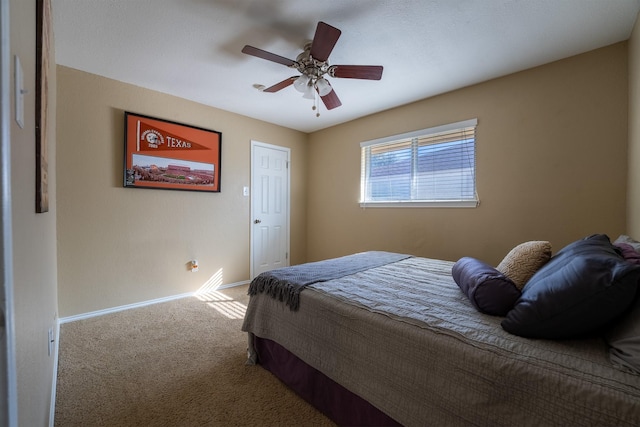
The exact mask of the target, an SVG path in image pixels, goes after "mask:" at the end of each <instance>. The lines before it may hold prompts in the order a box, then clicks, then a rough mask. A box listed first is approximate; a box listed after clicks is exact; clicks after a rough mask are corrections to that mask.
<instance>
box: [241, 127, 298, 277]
mask: <svg viewBox="0 0 640 427" xmlns="http://www.w3.org/2000/svg"><path fill="white" fill-rule="evenodd" d="M255 147H262V148H268V149H271V150H278V151H284V152H286V153H287V196H286V208H285V209H286V211H287V221H286V224H285V227H286V231H285V233H286V265H289V264H290V259H291V168H290V165H291V149H290V148H288V147H282V146H279V145H274V144H267V143H266V142H260V141H255V140H253V139H252V140H251V160H250V165H251V167H250V168H251V173H250V176H249V189H250V190H249V194H250V196H249V201H250V203H249V204H250V208H249V212H250V218H249V230H250V231H249V235H250V238H249V246H250V249H249V275H250V280H253V278H254V277H255V276H254V273H253V264H254V256H255V248H254V245H255V239H254V231H253V230H254V227H253V220H254V219H255V218H256V213H255V212H254V207H255V206H254V203H253V194H254V190H255V188H254V187H253V177H254V168H255V167H256V165H255V164H254V162H253V157H254V154H255Z"/></svg>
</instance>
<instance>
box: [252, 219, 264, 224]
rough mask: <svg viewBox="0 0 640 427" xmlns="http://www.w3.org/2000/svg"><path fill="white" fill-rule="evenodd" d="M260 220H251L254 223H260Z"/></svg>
mask: <svg viewBox="0 0 640 427" xmlns="http://www.w3.org/2000/svg"><path fill="white" fill-rule="evenodd" d="M261 222H262V220H259V219H256V220H254V221H253V223H254V224H260V223H261Z"/></svg>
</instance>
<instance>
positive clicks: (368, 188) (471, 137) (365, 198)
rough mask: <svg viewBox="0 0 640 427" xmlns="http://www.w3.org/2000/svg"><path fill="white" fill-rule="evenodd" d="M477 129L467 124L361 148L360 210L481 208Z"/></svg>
mask: <svg viewBox="0 0 640 427" xmlns="http://www.w3.org/2000/svg"><path fill="white" fill-rule="evenodd" d="M477 123H478V121H477V119H472V120H466V121H463V122H457V123H451V124H448V125H443V126H438V127H434V128H429V129H423V130H420V131H415V132H410V133H406V134H402V135H395V136H391V137H387V138H381V139H376V140H373V141H367V142H363V143H361V144H360V147H361V155H362V166H361V175H360V185H361V196H360V204H361V206H368V207H369V206H412V207H419V206H447V207H475V206H477V205H478V197H477V193H476V162H475V158H476V156H475V142H476V141H475V131H476V126H477Z"/></svg>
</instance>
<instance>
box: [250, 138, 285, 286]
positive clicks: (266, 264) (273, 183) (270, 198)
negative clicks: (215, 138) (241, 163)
mask: <svg viewBox="0 0 640 427" xmlns="http://www.w3.org/2000/svg"><path fill="white" fill-rule="evenodd" d="M289 156H290V150H289V149H288V148H285V147H278V146H275V145H270V144H264V143H261V142H257V141H251V278H253V277H255V276H257V275H258V274H260V273H262V272H264V271H267V270H273V269H274V268H280V267H286V266H288V265H289V199H290V197H289Z"/></svg>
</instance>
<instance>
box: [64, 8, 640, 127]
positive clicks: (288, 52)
mask: <svg viewBox="0 0 640 427" xmlns="http://www.w3.org/2000/svg"><path fill="white" fill-rule="evenodd" d="M52 5H53V18H54V34H55V50H56V62H57V63H58V64H60V65H64V66H67V67H71V68H76V69H79V70H83V71H87V72H90V73H94V74H98V75H101V76H105V77H108V78H111V79H115V80H119V81H122V82H126V83H131V84H134V85H137V86H142V87H145V88H148V89H152V90H155V91H159V92H163V93H167V94H171V95H175V96H179V97H181V98H186V99H190V100H193V101H196V102H199V103H202V104H205V105H209V106H213V107H217V108H221V109H223V110H227V111H231V112H234V113H238V114H242V115H246V116H249V117H253V118H256V119H260V120H264V121H267V122H271V123H275V124H278V125H282V126H286V127H289V128H292V129H298V130H300V131H304V132H312V131H315V130H318V129H322V128H325V127H329V126H332V125H335V124H338V123H343V122H346V121H349V120H353V119H355V118H358V117H362V116H365V115H368V114H371V113H375V112H378V111H382V110H386V109H389V108H393V107H396V106H399V105H402V104H407V103H410V102H413V101H417V100H419V99H423V98H427V97H430V96H434V95H437V94H441V93H444V92H448V91H451V90H454V89H457V88H460V87H464V86H468V85H471V84H474V83H478V82H482V81H486V80H488V79H492V78H495V77H499V76H503V75H506V74H510V73H513V72H516V71H520V70H524V69H527V68H531V67H534V66H537V65H541V64H545V63H548V62H551V61H555V60H558V59H561V58H565V57H568V56H572V55H576V54H579V53H582V52H586V51H589V50H592V49H596V48H599V47H603V46H607V45H610V44H612V43H616V42H619V41H622V40H626V39H628V38H629V36H630V34H631V30H632V28H633V25H634V22H635V20H636V16H637V14H638V11H639V10H640V0H393V1H391V0H348V1H347V0H321V1H320V0H313V1H312V0H52ZM318 21H324V22H326V23H328V24H330V25H332V26H334V27H337V28H339V29H340V30H342V35H341V37H340V39H339V40H338V42H337V44H336V46H335V48H334V50H333V52H332V53H331V56H330V57H329V62H330V63H331V64H354V65H382V66H384V73H383V76H382V80H380V81H371V80H354V79H337V78H332V79H330V80H331V84H332V85H333V87H334V89H335V91H336V93H337V95H338V97H339V98H340V100H341V101H342V106H341V107H339V108H336V109H333V110H331V111H327V110H326V109H325V108H324V105H321V106H320V117H316V116H315V113H314V112H313V111H312V110H311V107H312V105H313V101H312V100H308V99H303V98H302V96H301V94H300V93H298V92H296V90H295V89H294V88H293V87H291V86H290V87H288V88H286V89H283V90H281V91H279V92H277V93H265V92H260V91H259V90H256V89H255V88H254V87H253V85H254V84H261V85H265V86H271V85H273V84H275V83H277V82H280V81H281V80H284V79H285V78H287V77H290V76H293V75H297V74H298V73H297V72H296V71H295V70H292V69H288V68H287V67H285V66H284V65H280V64H277V63H274V62H270V61H266V60H263V59H260V58H256V57H253V56H248V55H245V54H242V53H241V52H240V50H241V49H242V47H243V46H244V45H245V44H249V45H252V46H255V47H258V48H261V49H264V50H267V51H269V52H272V53H275V54H278V55H280V56H284V57H287V58H290V59H294V60H295V59H296V56H297V55H298V54H299V53H300V52H301V51H302V48H303V45H304V42H305V41H308V40H311V38H312V37H313V35H314V32H315V28H316V25H317V22H318ZM139 113H143V114H144V113H145V112H144V111H139Z"/></svg>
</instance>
